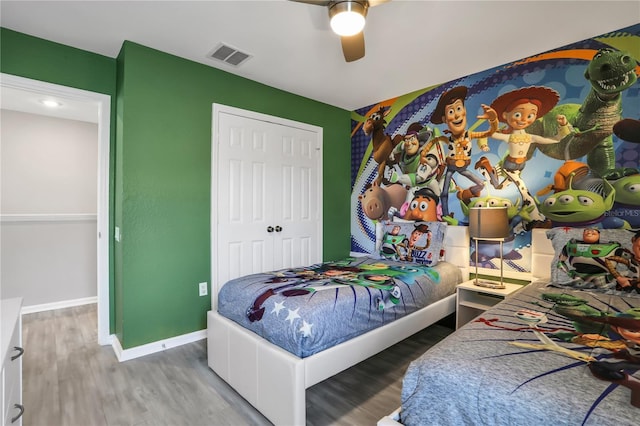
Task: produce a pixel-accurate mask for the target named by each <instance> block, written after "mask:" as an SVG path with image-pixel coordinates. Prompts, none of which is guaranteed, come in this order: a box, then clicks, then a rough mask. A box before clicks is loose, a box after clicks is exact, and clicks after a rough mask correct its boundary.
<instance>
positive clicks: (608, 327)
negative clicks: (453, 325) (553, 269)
mask: <svg viewBox="0 0 640 426" xmlns="http://www.w3.org/2000/svg"><path fill="white" fill-rule="evenodd" d="M621 327H622V328H621ZM625 329H626V331H625ZM638 330H640V298H630V297H622V296H615V295H605V294H602V293H590V292H586V291H570V290H563V289H559V288H554V287H550V286H547V285H546V284H545V283H542V282H540V283H534V284H531V285H528V286H527V287H525V288H524V289H523V290H521V291H519V292H518V293H516V294H515V295H513V296H512V297H510V298H508V299H507V300H505V301H503V302H500V303H499V304H498V305H496V306H494V307H493V308H491V309H490V310H488V311H486V312H485V313H483V314H482V315H480V316H479V317H478V318H476V320H475V321H472V322H470V323H468V324H465V325H464V326H463V327H462V328H460V329H459V330H457V331H456V332H455V333H453V334H452V335H450V336H448V337H447V338H446V339H444V340H443V341H441V342H439V343H438V344H437V345H436V346H434V347H433V348H431V349H430V350H428V351H427V352H426V353H425V354H424V355H423V356H421V357H420V358H418V359H417V360H415V361H414V362H413V363H412V364H411V365H410V366H409V368H408V370H407V373H406V375H405V378H404V381H403V388H402V409H401V414H400V415H401V422H402V423H403V424H405V425H426V424H429V425H461V424H473V425H520V426H525V425H536V426H537V425H544V424H547V425H605V424H606V425H619V426H622V425H637V424H639V423H638V421H639V420H638V419H640V371H639V369H640V345H639V343H640V340H638V339H640V332H639V331H638ZM634 400H635V404H636V405H635V406H634V405H632V402H634Z"/></svg>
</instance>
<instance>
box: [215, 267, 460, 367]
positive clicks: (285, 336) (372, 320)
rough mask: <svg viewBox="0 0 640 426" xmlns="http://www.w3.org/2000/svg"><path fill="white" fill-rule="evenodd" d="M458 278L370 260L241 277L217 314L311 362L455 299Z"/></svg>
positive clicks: (223, 293)
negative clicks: (451, 297) (337, 347)
mask: <svg viewBox="0 0 640 426" xmlns="http://www.w3.org/2000/svg"><path fill="white" fill-rule="evenodd" d="M461 280H462V277H461V271H460V269H459V268H458V267H457V266H454V265H453V264H451V263H448V262H445V261H440V262H438V263H437V264H436V265H435V266H431V267H429V266H425V265H423V264H419V263H412V262H399V261H393V260H386V259H380V258H374V257H357V258H346V259H344V260H341V261H336V262H324V263H320V264H316V265H312V266H308V267H302V268H292V269H285V270H280V271H274V272H268V273H260V274H254V275H248V276H243V277H240V278H237V279H234V280H231V281H229V282H228V283H226V284H225V285H224V286H223V287H222V289H221V290H220V292H219V294H218V312H219V314H220V315H223V316H225V317H227V318H229V319H231V320H232V321H235V322H236V323H238V324H240V325H241V326H243V327H245V328H247V329H249V330H251V331H253V332H254V333H256V334H258V335H260V336H262V337H263V338H265V339H266V340H268V341H269V342H271V343H273V344H275V345H277V346H280V347H281V348H283V349H285V350H287V351H289V352H290V353H292V354H294V355H296V356H298V357H300V358H304V357H308V356H310V355H313V354H315V353H317V352H320V351H323V350H324V349H327V348H329V347H332V346H334V345H337V344H339V343H341V342H344V341H347V340H349V339H351V338H353V337H356V336H358V335H361V334H363V333H366V332H367V331H370V330H373V329H375V328H377V327H380V326H383V325H385V324H388V323H390V322H392V321H394V320H396V319H399V318H402V317H404V316H406V315H408V314H410V313H412V312H415V311H417V310H419V309H420V308H422V307H424V306H427V305H429V304H430V303H432V302H435V301H437V300H440V299H442V298H445V297H447V296H449V295H452V294H454V293H455V286H456V284H457V283H459V282H461Z"/></svg>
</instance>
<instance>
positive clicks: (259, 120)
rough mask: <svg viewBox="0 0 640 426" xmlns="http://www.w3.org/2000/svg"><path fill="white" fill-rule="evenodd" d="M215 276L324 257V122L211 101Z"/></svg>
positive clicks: (221, 281) (233, 275)
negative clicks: (315, 123) (318, 123)
mask: <svg viewBox="0 0 640 426" xmlns="http://www.w3.org/2000/svg"><path fill="white" fill-rule="evenodd" d="M211 200H212V201H211V204H212V205H211V217H212V224H211V225H212V229H211V231H212V236H211V241H212V247H211V251H212V280H214V290H213V291H212V293H214V297H215V292H216V290H215V288H216V287H217V286H220V285H222V284H224V283H225V282H226V281H228V280H229V279H232V278H236V277H239V276H242V275H247V274H251V273H257V272H265V271H272V270H277V269H281V268H288V267H297V266H302V265H310V264H313V263H316V262H319V261H320V260H321V259H322V129H321V128H319V127H316V126H311V125H308V124H304V123H298V122H293V121H290V120H285V119H281V118H277V117H271V116H267V115H263V114H258V113H254V112H250V111H244V110H240V109H236V108H232V107H228V106H224V105H218V104H214V107H213V146H212V197H211Z"/></svg>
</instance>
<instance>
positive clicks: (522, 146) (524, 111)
mask: <svg viewBox="0 0 640 426" xmlns="http://www.w3.org/2000/svg"><path fill="white" fill-rule="evenodd" d="M559 99H560V95H558V92H556V91H555V90H553V89H550V88H548V87H542V86H530V87H524V88H521V89H517V90H512V91H511V92H507V93H504V94H503V95H500V96H499V97H497V98H496V99H495V100H494V101H493V103H492V104H491V107H492V108H493V109H494V110H495V111H496V113H497V114H498V117H499V120H500V121H501V122H502V123H505V124H506V125H507V127H506V128H505V129H503V130H501V131H498V132H496V133H494V134H492V135H491V137H492V138H494V139H497V140H500V141H502V142H506V143H507V144H508V149H507V155H506V156H505V157H504V158H503V159H502V160H501V161H500V162H499V163H498V165H497V166H496V167H495V168H494V167H492V166H491V164H490V163H489V160H488V159H487V158H486V157H481V158H480V160H479V161H478V162H477V163H476V165H475V168H476V169H480V170H481V173H482V174H483V175H484V176H485V177H488V179H489V181H490V182H491V184H492V185H493V186H494V187H495V188H496V189H502V188H504V187H505V186H508V185H510V184H511V183H514V184H515V185H516V187H517V188H518V191H519V192H520V195H521V197H522V201H523V212H524V215H523V220H524V221H525V222H527V223H528V222H532V221H539V222H542V221H544V220H545V217H544V216H543V215H542V214H541V213H540V212H539V211H538V206H537V203H536V200H535V198H533V196H532V195H531V193H530V192H529V190H528V189H527V186H526V185H525V183H524V181H523V180H522V179H521V177H520V174H521V173H522V170H523V169H524V166H525V163H526V161H527V155H528V153H529V148H530V146H531V144H532V143H537V144H552V143H558V142H559V141H560V139H562V138H563V137H564V136H566V135H568V134H569V133H570V132H571V130H572V127H571V125H570V124H569V122H568V121H567V118H566V117H565V116H564V115H558V116H557V117H556V119H557V122H558V128H559V131H558V133H557V134H556V135H555V136H554V137H553V138H545V137H542V136H538V135H530V134H528V133H527V132H526V131H525V129H526V128H527V127H529V126H530V125H531V124H533V122H534V121H536V119H537V118H538V117H542V116H543V115H545V114H547V113H548V112H549V111H551V109H552V108H553V107H554V106H556V104H557V103H558V100H559ZM499 176H502V177H503V179H502V181H500V180H499Z"/></svg>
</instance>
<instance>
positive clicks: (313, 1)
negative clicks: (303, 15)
mask: <svg viewBox="0 0 640 426" xmlns="http://www.w3.org/2000/svg"><path fill="white" fill-rule="evenodd" d="M289 1H292V2H295V3H306V4H314V5H316V6H328V5H329V3H330V2H331V0H325V1H319V0H289Z"/></svg>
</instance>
